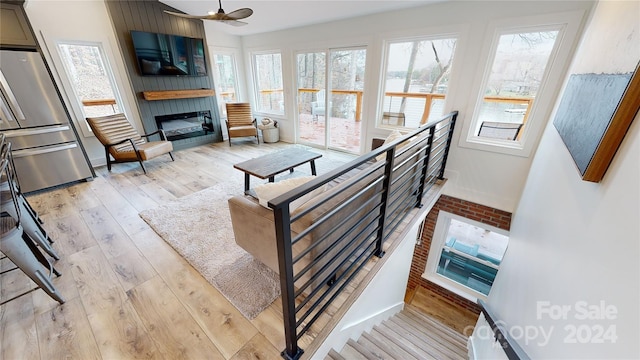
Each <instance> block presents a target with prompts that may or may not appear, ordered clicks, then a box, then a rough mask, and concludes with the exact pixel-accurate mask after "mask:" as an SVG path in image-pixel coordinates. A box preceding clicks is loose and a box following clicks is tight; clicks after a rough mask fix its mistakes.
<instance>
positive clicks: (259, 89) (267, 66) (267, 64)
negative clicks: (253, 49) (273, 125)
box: [253, 53, 284, 115]
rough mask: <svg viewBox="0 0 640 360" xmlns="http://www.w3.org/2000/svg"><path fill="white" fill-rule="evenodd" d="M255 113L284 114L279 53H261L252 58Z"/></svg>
mask: <svg viewBox="0 0 640 360" xmlns="http://www.w3.org/2000/svg"><path fill="white" fill-rule="evenodd" d="M253 66H254V74H255V76H254V79H255V81H256V84H255V91H256V93H255V98H256V111H258V112H264V113H271V114H279V115H282V114H284V92H283V86H282V56H281V55H280V53H263V54H255V55H254V56H253Z"/></svg>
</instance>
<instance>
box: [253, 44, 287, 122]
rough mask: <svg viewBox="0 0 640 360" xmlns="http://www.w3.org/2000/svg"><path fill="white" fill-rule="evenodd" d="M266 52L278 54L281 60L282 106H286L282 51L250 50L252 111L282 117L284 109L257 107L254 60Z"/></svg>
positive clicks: (256, 80) (257, 89) (256, 82)
mask: <svg viewBox="0 0 640 360" xmlns="http://www.w3.org/2000/svg"><path fill="white" fill-rule="evenodd" d="M267 54H280V61H281V69H280V71H281V74H280V75H281V76H282V87H283V89H282V91H283V95H282V96H283V101H284V102H285V104H284V108H286V106H287V104H286V94H285V89H284V88H285V77H284V71H285V70H284V69H285V64H284V62H285V56H284V53H283V52H282V50H280V49H271V50H260V51H251V53H250V55H249V56H250V60H251V62H250V63H251V75H252V77H251V79H252V82H251V83H252V85H253V89H252V92H251V98H252V99H253V104H254V105H253V106H252V108H253V111H254V113H257V114H265V115H272V116H275V117H283V116H285V111H284V110H282V111H264V110H261V109H258V91H259V88H258V74H257V73H256V70H257V69H256V66H257V64H256V61H255V60H256V55H267Z"/></svg>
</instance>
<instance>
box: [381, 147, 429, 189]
mask: <svg viewBox="0 0 640 360" xmlns="http://www.w3.org/2000/svg"><path fill="white" fill-rule="evenodd" d="M416 157H417V158H418V159H417V160H414V158H416ZM424 159H426V155H425V154H424V153H423V152H422V151H420V152H417V153H415V154H414V155H412V156H411V158H410V159H407V160H413V163H414V164H413V165H409V166H408V167H407V169H405V170H404V171H403V172H402V173H401V174H399V175H396V176H394V177H393V179H392V180H391V184H390V185H391V186H393V185H395V183H396V182H398V181H400V180H399V179H402V178H405V177H406V176H407V174H408V173H409V172H411V171H412V170H415V169H416V168H418V167H422V166H423V164H421V163H420V162H421V161H423V160H424ZM399 168H400V167H396V168H395V169H394V171H397V170H398V169H399Z"/></svg>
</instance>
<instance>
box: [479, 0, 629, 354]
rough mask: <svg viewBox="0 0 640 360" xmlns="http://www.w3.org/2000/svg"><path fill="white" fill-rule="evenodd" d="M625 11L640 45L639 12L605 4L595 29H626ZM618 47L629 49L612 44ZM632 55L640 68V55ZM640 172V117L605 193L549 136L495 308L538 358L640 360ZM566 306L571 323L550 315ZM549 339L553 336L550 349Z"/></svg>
mask: <svg viewBox="0 0 640 360" xmlns="http://www.w3.org/2000/svg"><path fill="white" fill-rule="evenodd" d="M622 4H625V6H626V8H625V9H622V13H623V14H629V13H630V14H634V15H632V17H631V19H632V21H631V24H632V26H633V27H631V28H629V27H627V29H628V30H633V29H634V28H635V30H634V31H635V32H634V34H635V36H638V33H639V31H638V28H639V27H640V3H638V2H616V1H606V2H601V3H600V4H599V5H598V8H597V11H596V12H595V15H594V19H596V18H597V19H598V21H606V22H608V24H609V26H611V27H615V26H617V25H618V24H619V23H620V21H621V19H623V18H624V16H621V14H617V15H611V13H609V12H608V11H610V10H611V9H612V7H619V6H621V5H622ZM614 13H615V11H614ZM603 14H604V15H603ZM587 31H588V30H587ZM626 34H629V31H627V32H626ZM618 40H623V39H615V38H610V39H609V40H608V41H609V42H610V43H615V42H616V41H618ZM634 43H635V44H639V43H638V42H637V40H636V42H634ZM625 52H627V53H629V52H630V54H631V56H635V59H636V61H637V60H638V59H640V45H639V46H637V47H636V49H633V48H626V49H625ZM602 56H603V57H605V56H611V57H615V56H616V55H615V54H611V53H610V54H606V53H605V54H602ZM577 60H578V62H577V63H580V62H581V60H580V59H577ZM639 168H640V114H639V115H637V116H636V117H635V120H634V122H633V123H632V125H631V127H630V129H629V131H628V133H627V134H626V137H625V139H624V141H623V142H622V145H621V146H620V148H619V149H618V152H617V154H616V156H615V158H614V159H613V162H612V163H611V165H610V167H609V169H608V171H607V173H606V174H605V176H604V179H603V181H602V182H600V183H591V182H585V181H582V180H581V179H580V175H579V173H578V170H577V169H576V166H575V164H574V162H573V159H572V158H571V156H570V154H569V152H568V151H567V148H566V147H565V145H564V143H563V142H562V139H561V138H560V136H559V135H558V133H557V131H556V130H555V128H554V127H553V125H552V123H549V125H548V126H547V128H546V131H545V133H544V136H543V138H542V141H541V143H540V146H539V148H538V152H537V154H536V156H535V159H534V161H533V164H532V166H531V171H530V172H529V176H528V178H527V183H526V186H525V188H524V191H523V194H522V198H521V200H520V203H519V205H518V208H517V210H516V211H515V213H514V217H513V222H512V226H511V233H510V234H511V236H510V243H509V248H508V249H507V252H506V254H505V256H504V262H503V263H502V265H501V268H500V272H499V273H498V276H497V278H496V281H495V283H494V284H493V288H492V290H491V293H490V295H489V299H488V304H489V307H490V308H491V309H492V310H493V311H494V312H496V313H497V316H498V317H499V319H500V320H502V321H504V322H505V325H506V328H507V329H509V330H512V331H514V332H515V334H516V335H517V334H519V331H520V330H529V331H530V335H531V336H530V338H529V339H526V338H520V339H519V340H518V343H519V344H520V346H522V347H523V348H524V350H525V351H526V352H527V353H528V354H529V355H530V356H531V358H534V359H541V358H554V359H558V358H574V359H575V358H580V359H586V358H599V359H604V358H606V359H613V358H625V359H631V358H633V359H637V358H639V357H640V347H639V346H640V345H639V342H638V339H640V306H639V304H640V269H639V265H638V264H639V263H640V261H639V260H640V258H639V254H640V226H639V220H640V170H639ZM561 306H564V307H565V309H566V312H565V314H566V316H562V313H561V312H558V313H557V314H556V313H552V314H549V313H548V311H547V310H549V309H551V310H554V311H556V310H559V309H560V307H561ZM584 306H593V307H594V308H593V311H594V312H593V313H592V315H593V316H594V317H595V319H591V320H584V319H580V317H581V315H582V314H583V311H582V309H583V307H584ZM600 308H604V309H607V310H606V311H610V312H609V313H606V312H605V313H603V312H601V311H600V310H598V309H600ZM614 311H615V314H614V313H613V312H614ZM555 315H558V317H555ZM536 330H537V332H536ZM573 330H577V331H576V333H575V334H573V333H572V331H573ZM600 330H604V332H602V333H600ZM542 331H544V332H545V333H549V332H551V336H550V337H549V339H548V341H547V340H545V338H544V336H542ZM607 331H609V332H607ZM614 332H615V335H616V336H617V339H616V340H615V343H611V340H613V339H612V336H611V335H613V334H614ZM573 335H576V336H573ZM598 335H604V336H603V337H601V338H598ZM572 340H578V341H580V340H582V341H584V342H585V343H583V344H580V343H578V344H575V343H570V342H571V341H572ZM599 340H603V343H600V344H598V343H596V342H597V341H599Z"/></svg>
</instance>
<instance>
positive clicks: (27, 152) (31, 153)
mask: <svg viewBox="0 0 640 360" xmlns="http://www.w3.org/2000/svg"><path fill="white" fill-rule="evenodd" d="M77 147H78V144H76V143H71V144H64V145H58V146H48V147H41V148H35V149H24V150H15V151H12V152H11V155H13V157H14V158H16V159H17V158H21V157H26V156H34V155H42V154H48V153H52V152H56V151H62V150H69V149H73V148H77Z"/></svg>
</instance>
